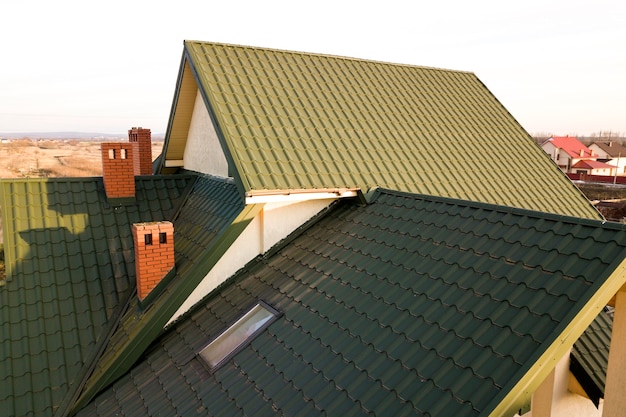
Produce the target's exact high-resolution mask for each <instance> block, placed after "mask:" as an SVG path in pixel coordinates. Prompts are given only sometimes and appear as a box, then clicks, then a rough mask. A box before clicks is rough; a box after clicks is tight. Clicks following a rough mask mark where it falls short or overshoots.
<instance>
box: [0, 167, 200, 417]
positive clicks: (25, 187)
mask: <svg viewBox="0 0 626 417" xmlns="http://www.w3.org/2000/svg"><path fill="white" fill-rule="evenodd" d="M189 179H190V177H185V176H181V177H180V178H179V179H177V180H173V181H172V180H168V179H164V178H162V177H149V178H148V177H145V178H144V177H142V178H138V179H137V191H138V193H141V192H142V190H143V188H144V186H145V185H146V184H151V185H152V184H156V186H157V187H159V188H161V190H162V191H163V192H162V193H160V195H158V196H155V198H151V199H150V200H146V199H138V200H137V205H136V206H133V207H116V208H114V207H110V206H109V205H108V203H107V202H106V201H105V200H104V186H103V184H102V179H101V178H77V179H67V178H59V179H28V180H2V181H0V206H2V208H3V219H2V220H3V226H4V233H5V244H6V245H5V256H6V262H7V267H8V268H7V272H8V280H7V282H6V284H5V285H3V286H0V317H1V318H2V324H1V325H0V326H1V327H2V329H3V331H2V340H1V344H0V347H1V349H3V351H6V352H5V353H6V354H3V355H2V356H3V361H2V363H3V364H5V365H6V366H3V367H0V380H2V381H3V389H2V390H1V393H0V408H1V409H2V410H4V412H5V413H6V414H7V415H41V416H51V415H53V413H55V412H56V411H57V410H58V408H59V407H60V405H61V403H62V402H63V400H64V399H65V396H66V395H68V392H69V389H70V387H71V385H73V384H76V383H77V381H78V379H79V378H81V376H82V372H83V367H84V366H85V364H86V362H87V361H88V358H90V357H91V355H92V354H93V353H94V349H96V344H97V341H98V340H100V337H101V333H102V332H103V331H104V330H106V326H107V323H108V321H109V320H110V319H111V317H112V316H113V314H114V311H116V309H118V308H119V306H120V303H121V302H122V301H121V300H122V299H124V297H125V296H127V294H128V291H129V289H131V288H132V286H133V283H132V282H131V281H129V280H134V265H133V264H132V260H129V259H128V258H127V257H125V255H127V253H128V250H129V248H128V242H124V240H125V239H128V238H129V236H130V225H131V224H132V223H133V222H137V221H153V220H157V219H158V220H162V219H163V218H167V217H168V215H171V212H172V208H173V206H175V205H176V202H177V200H179V199H180V197H181V196H182V193H181V190H180V187H183V188H184V187H185V186H186V183H187V182H188V181H189ZM126 229H128V230H126ZM130 239H131V241H132V237H131V238H130ZM131 245H132V243H131ZM127 263H129V264H130V265H127ZM128 271H132V273H128Z"/></svg>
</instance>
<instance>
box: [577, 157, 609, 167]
mask: <svg viewBox="0 0 626 417" xmlns="http://www.w3.org/2000/svg"><path fill="white" fill-rule="evenodd" d="M572 168H587V169H615V165H609V164H605V163H604V162H599V161H592V160H588V159H587V160H584V161H578V162H576V163H575V164H574V166H573V167H572Z"/></svg>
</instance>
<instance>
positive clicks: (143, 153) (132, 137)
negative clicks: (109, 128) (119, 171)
mask: <svg viewBox="0 0 626 417" xmlns="http://www.w3.org/2000/svg"><path fill="white" fill-rule="evenodd" d="M128 141H129V142H130V143H133V144H135V145H134V146H136V149H137V152H136V153H135V157H136V158H137V161H135V162H136V164H137V165H136V168H135V175H152V136H151V133H150V129H144V128H142V127H133V128H132V129H130V130H129V131H128Z"/></svg>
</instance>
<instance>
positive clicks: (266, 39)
mask: <svg viewBox="0 0 626 417" xmlns="http://www.w3.org/2000/svg"><path fill="white" fill-rule="evenodd" d="M163 3H166V5H163ZM0 16H1V17H2V19H1V20H0V52H1V54H0V132H3V133H12V132H44V131H83V132H98V133H125V132H126V131H127V130H128V129H129V128H130V127H133V126H143V127H146V128H150V129H152V132H153V133H162V132H165V130H166V127H167V122H168V117H169V113H170V109H171V104H172V98H173V94H174V89H175V84H176V78H177V74H178V67H179V64H180V58H181V54H182V49H183V40H184V39H190V40H203V41H212V42H225V43H233V44H241V45H252V46H261V47H270V48H280V49H288V50H296V51H306V52H318V53H325V54H333V55H343V56H350V57H356V58H366V59H374V60H379V61H389V62H397V63H403V64H413V65H424V66H432V67H440V68H449V69H456V70H463V71H471V72H474V73H475V74H476V75H477V76H478V77H479V78H480V79H481V81H482V82H483V83H484V84H485V85H486V86H487V87H488V88H489V89H490V90H491V92H492V93H493V94H494V95H495V96H496V97H497V98H498V99H499V100H500V101H501V102H502V104H503V105H504V106H505V107H506V108H507V109H508V110H509V112H511V114H512V115H513V116H514V117H515V118H516V119H517V120H518V121H519V123H520V124H521V125H522V126H523V127H524V128H525V129H526V130H527V131H528V132H529V133H531V134H534V133H538V132H547V133H554V134H559V135H564V134H578V135H581V136H582V135H588V134H591V133H594V132H599V131H601V130H602V131H606V130H612V131H614V132H624V133H626V1H624V0H611V1H603V0H595V1H579V0H567V1H565V0H558V1H556V0H555V1H550V0H525V1H516V2H509V1H502V0H474V1H467V0H438V1H420V0H404V1H398V0H386V1H384V2H382V1H380V0H379V1H370V0H358V1H357V0H355V1H352V0H350V1H342V0H330V1H328V0H318V1H315V2H312V1H307V2H298V1H293V0H290V1H289V0H285V1H274V0H264V1H259V0H255V1H238V0H228V1H225V0H220V1H213V0H203V1H195V0H178V1H176V2H155V1H147V0H145V1H144V0H137V1H134V0H123V1H119V0H112V1H108V2H87V1H83V0H81V1H71V0H57V1H49V0H21V1H11V2H3V4H2V5H1V6H0Z"/></svg>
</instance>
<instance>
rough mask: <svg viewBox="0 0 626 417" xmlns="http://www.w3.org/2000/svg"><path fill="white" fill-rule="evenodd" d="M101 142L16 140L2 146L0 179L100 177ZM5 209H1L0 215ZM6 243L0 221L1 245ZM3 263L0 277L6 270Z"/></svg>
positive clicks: (155, 147)
mask: <svg viewBox="0 0 626 417" xmlns="http://www.w3.org/2000/svg"><path fill="white" fill-rule="evenodd" d="M162 147H163V142H162V141H155V142H153V143H152V157H153V158H156V157H157V156H159V154H160V153H161V149H162ZM101 175H102V159H101V154H100V142H94V141H80V140H75V139H71V140H70V139H68V140H63V139H46V140H31V139H17V140H12V141H8V142H3V143H0V178H49V177H99V176H101ZM1 215H2V207H0V216H1ZM2 242H3V235H2V222H1V221H0V245H1V244H2ZM3 269H4V268H3V262H2V261H1V260H0V275H1V274H2V270H3Z"/></svg>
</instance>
